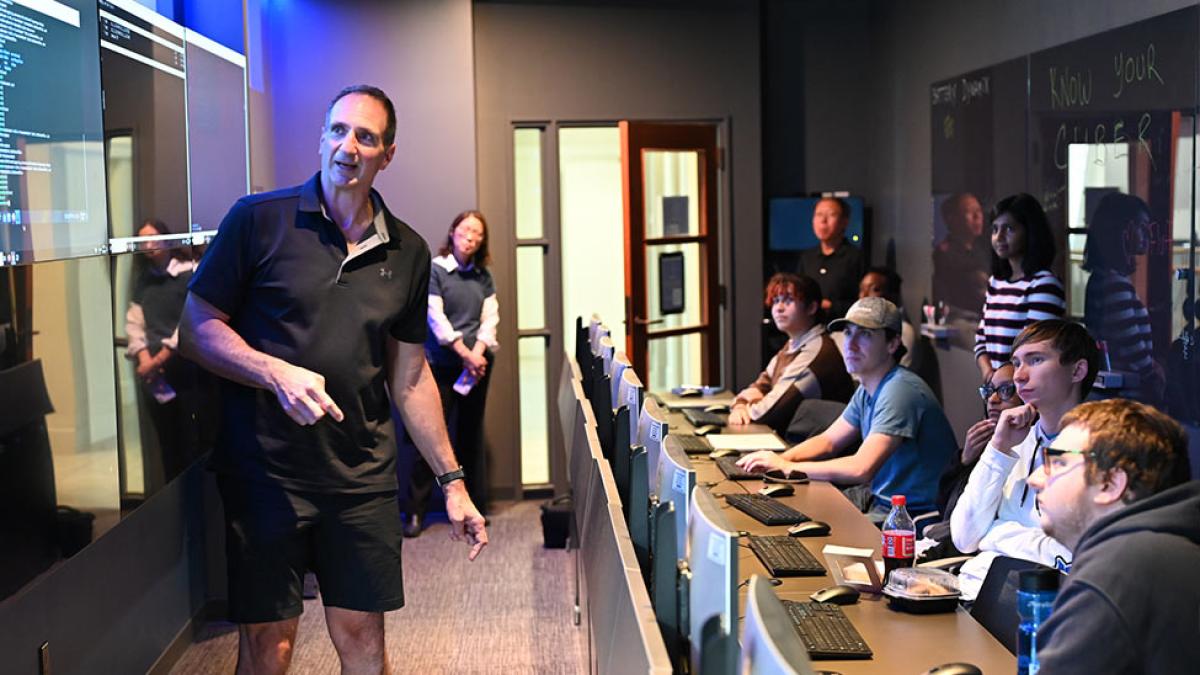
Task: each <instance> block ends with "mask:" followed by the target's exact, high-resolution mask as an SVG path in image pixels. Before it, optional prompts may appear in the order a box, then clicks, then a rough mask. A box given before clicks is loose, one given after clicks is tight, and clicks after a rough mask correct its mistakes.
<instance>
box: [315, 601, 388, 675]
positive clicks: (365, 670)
mask: <svg viewBox="0 0 1200 675" xmlns="http://www.w3.org/2000/svg"><path fill="white" fill-rule="evenodd" d="M325 624H326V625H327V626H328V627H329V638H330V639H331V640H333V646H334V648H335V649H337V653H338V658H339V659H341V662H342V675H386V673H387V672H388V668H387V654H386V653H385V651H384V642H383V613H382V612H358V611H355V610H352V609H343V608H341V607H326V608H325Z"/></svg>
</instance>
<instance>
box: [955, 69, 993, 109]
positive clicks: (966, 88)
mask: <svg viewBox="0 0 1200 675" xmlns="http://www.w3.org/2000/svg"><path fill="white" fill-rule="evenodd" d="M990 93H991V77H990V76H988V75H984V76H983V77H977V78H975V79H973V80H968V79H967V78H965V77H964V78H962V96H961V97H960V99H959V100H961V101H962V102H963V103H970V102H971V101H974V100H975V99H980V98H983V97H985V96H987V95H988V94H990Z"/></svg>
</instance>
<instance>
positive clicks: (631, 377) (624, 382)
mask: <svg viewBox="0 0 1200 675" xmlns="http://www.w3.org/2000/svg"><path fill="white" fill-rule="evenodd" d="M643 392H644V389H643V387H642V380H641V379H640V378H639V377H638V376H637V373H635V372H633V369H632V368H626V369H625V372H623V373H622V374H621V382H620V386H618V387H617V398H616V400H614V401H613V407H614V408H620V407H625V408H629V421H630V422H631V423H632V424H631V425H630V427H629V445H631V446H632V445H637V444H638V437H637V420H638V418H639V417H640V415H641V413H642V395H643Z"/></svg>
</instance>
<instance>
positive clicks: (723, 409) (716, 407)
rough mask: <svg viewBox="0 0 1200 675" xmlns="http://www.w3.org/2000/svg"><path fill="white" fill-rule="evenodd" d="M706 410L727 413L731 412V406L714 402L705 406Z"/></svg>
mask: <svg viewBox="0 0 1200 675" xmlns="http://www.w3.org/2000/svg"><path fill="white" fill-rule="evenodd" d="M704 412H706V413H727V412H729V406H727V405H723V404H721V403H714V404H712V405H710V406H706V407H705V408H704Z"/></svg>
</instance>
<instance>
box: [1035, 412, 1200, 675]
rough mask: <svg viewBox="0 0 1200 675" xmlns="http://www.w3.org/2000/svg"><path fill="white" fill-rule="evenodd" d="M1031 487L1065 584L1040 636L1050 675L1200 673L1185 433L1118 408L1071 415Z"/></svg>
mask: <svg viewBox="0 0 1200 675" xmlns="http://www.w3.org/2000/svg"><path fill="white" fill-rule="evenodd" d="M1062 426H1063V429H1062V432H1061V433H1060V434H1059V435H1058V438H1056V439H1055V440H1054V442H1053V443H1051V444H1049V445H1048V446H1046V447H1044V448H1043V449H1042V455H1043V460H1042V467H1041V468H1040V469H1039V470H1038V471H1035V472H1034V473H1033V475H1031V476H1030V477H1029V485H1030V487H1031V488H1032V489H1033V490H1034V492H1035V493H1036V495H1037V501H1038V504H1039V505H1040V515H1039V522H1040V524H1041V527H1042V528H1043V529H1044V530H1045V532H1046V534H1047V535H1048V536H1052V537H1054V538H1055V539H1056V540H1057V541H1059V542H1061V543H1062V544H1063V546H1065V547H1066V548H1067V549H1069V550H1070V551H1072V552H1073V554H1074V557H1075V562H1074V564H1073V565H1072V567H1071V574H1070V575H1069V576H1068V577H1067V580H1066V582H1065V584H1064V585H1063V587H1062V589H1061V590H1060V591H1059V594H1058V598H1057V599H1056V600H1055V602H1054V609H1053V610H1052V611H1051V613H1050V618H1049V619H1048V620H1047V621H1046V623H1045V624H1043V625H1042V628H1041V630H1040V631H1039V633H1038V642H1039V645H1038V658H1039V660H1040V661H1041V668H1042V671H1043V672H1047V673H1187V672H1195V670H1196V667H1197V664H1200V609H1198V608H1200V576H1198V575H1197V571H1198V570H1200V481H1190V482H1189V481H1188V477H1189V475H1190V473H1191V472H1190V466H1189V462H1188V453H1187V446H1188V443H1187V435H1186V434H1185V433H1184V431H1183V428H1182V427H1180V426H1179V424H1178V423H1176V422H1175V421H1174V420H1172V419H1171V418H1170V417H1167V416H1166V415H1164V414H1163V413H1161V412H1159V411H1157V410H1155V409H1154V408H1151V407H1150V406H1147V405H1145V404H1142V403H1136V402H1134V401H1129V400H1125V399H1110V400H1107V401H1094V402H1091V403H1085V404H1083V405H1080V406H1078V407H1077V408H1075V409H1074V410H1072V411H1071V412H1070V413H1068V414H1067V415H1066V416H1064V417H1063V419H1062Z"/></svg>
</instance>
